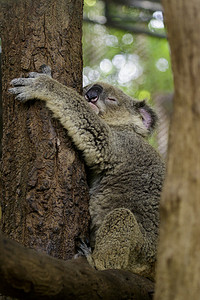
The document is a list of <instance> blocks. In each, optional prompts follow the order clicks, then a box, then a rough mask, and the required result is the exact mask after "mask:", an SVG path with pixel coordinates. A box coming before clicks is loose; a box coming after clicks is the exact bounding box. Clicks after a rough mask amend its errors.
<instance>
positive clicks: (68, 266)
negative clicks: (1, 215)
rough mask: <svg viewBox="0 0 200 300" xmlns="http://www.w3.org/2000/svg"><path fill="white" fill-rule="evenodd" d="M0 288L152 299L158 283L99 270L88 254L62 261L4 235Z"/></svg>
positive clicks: (30, 295)
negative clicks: (84, 256) (95, 267)
mask: <svg viewBox="0 0 200 300" xmlns="http://www.w3.org/2000/svg"><path fill="white" fill-rule="evenodd" d="M0 277H1V280H0V292H2V293H4V294H6V295H8V296H11V297H16V298H19V299H105V300H106V299H109V300H112V299H114V300H117V299H120V300H121V299H132V300H150V299H152V293H153V288H154V285H153V283H152V282H151V281H150V280H148V279H145V278H142V277H140V276H138V275H134V274H132V273H131V272H128V271H122V270H106V271H96V270H95V269H93V268H91V267H90V266H89V264H88V263H87V261H86V260H85V259H84V258H79V259H77V260H69V261H62V260H59V259H55V258H53V257H51V256H48V255H44V254H42V253H37V252H36V251H34V250H30V249H26V248H23V247H22V246H21V245H19V244H18V243H16V242H14V241H11V240H9V239H6V238H4V237H3V236H2V235H0Z"/></svg>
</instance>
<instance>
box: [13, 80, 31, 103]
mask: <svg viewBox="0 0 200 300" xmlns="http://www.w3.org/2000/svg"><path fill="white" fill-rule="evenodd" d="M35 80H36V79H35V78H15V79H13V80H12V81H11V83H10V84H11V85H12V86H13V88H10V89H9V90H8V91H9V93H11V94H15V95H17V96H16V97H15V98H16V99H17V100H19V101H21V102H26V101H28V100H30V99H34V98H35V94H34V91H35V89H34V85H35V84H34V82H35Z"/></svg>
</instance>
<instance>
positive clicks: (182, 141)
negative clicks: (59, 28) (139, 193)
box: [155, 0, 200, 300]
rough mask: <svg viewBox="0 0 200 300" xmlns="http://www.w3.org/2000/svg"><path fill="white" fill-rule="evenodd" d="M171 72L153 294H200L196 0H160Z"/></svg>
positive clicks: (177, 299) (199, 30)
mask: <svg viewBox="0 0 200 300" xmlns="http://www.w3.org/2000/svg"><path fill="white" fill-rule="evenodd" d="M163 5H164V15H165V22H166V25H167V30H168V37H169V43H170V47H171V57H172V67H173V73H174V83H175V95H174V112H173V118H172V123H171V129H170V138H169V156H168V172H167V178H166V182H165V186H164V192H163V197H162V201H161V229H160V245H159V254H158V268H157V285H156V297H155V299H156V300H160V299H162V300H171V299H173V300H186V299H187V300H188V299H193V300H197V299H199V295H200V284H199V278H200V238H199V237H200V217H199V216H200V176H199V175H200V84H199V78H200V68H199V62H200V38H199V34H200V25H199V24H200V11H199V1H198V0H191V1H184V0H177V1H174V0H163Z"/></svg>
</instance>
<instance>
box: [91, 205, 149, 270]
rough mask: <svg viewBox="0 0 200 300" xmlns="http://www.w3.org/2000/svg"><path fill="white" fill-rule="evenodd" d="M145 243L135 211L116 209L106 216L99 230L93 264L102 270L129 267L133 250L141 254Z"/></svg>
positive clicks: (137, 254)
mask: <svg viewBox="0 0 200 300" xmlns="http://www.w3.org/2000/svg"><path fill="white" fill-rule="evenodd" d="M143 244H144V239H143V236H142V233H141V231H140V229H139V226H138V223H137V221H136V219H135V217H134V215H133V213H132V212H131V211H130V210H128V209H125V208H119V209H114V210H113V211H112V212H110V213H109V214H108V215H107V216H106V217H105V219H104V222H103V223H102V225H101V227H100V228H99V230H98V232H97V236H96V243H95V249H94V251H93V253H92V259H93V264H94V266H95V267H96V268H97V269H100V270H104V269H129V268H128V266H129V259H130V254H131V252H133V251H135V252H136V256H139V255H140V251H141V249H142V246H143ZM90 259H91V258H90ZM133 268H134V266H133Z"/></svg>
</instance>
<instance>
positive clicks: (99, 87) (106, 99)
mask: <svg viewBox="0 0 200 300" xmlns="http://www.w3.org/2000/svg"><path fill="white" fill-rule="evenodd" d="M83 95H84V97H85V99H86V100H87V101H88V103H89V105H90V106H91V108H92V109H93V110H94V111H95V113H96V114H98V115H100V116H101V115H103V114H104V113H106V112H108V111H109V110H112V109H113V108H115V107H116V106H118V105H119V101H118V100H117V97H116V96H115V95H114V93H113V92H112V91H111V87H110V89H109V86H108V85H106V86H105V84H101V83H96V84H94V85H89V86H86V87H85V88H84V91H83Z"/></svg>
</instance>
